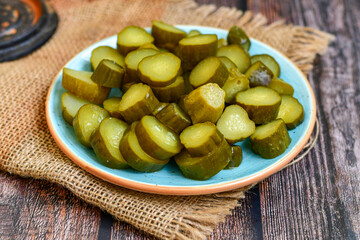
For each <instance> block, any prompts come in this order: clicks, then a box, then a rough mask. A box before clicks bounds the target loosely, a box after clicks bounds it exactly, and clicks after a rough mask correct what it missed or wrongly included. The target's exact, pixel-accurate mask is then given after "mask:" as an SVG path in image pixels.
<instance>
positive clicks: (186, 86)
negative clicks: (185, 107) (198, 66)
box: [183, 72, 194, 94]
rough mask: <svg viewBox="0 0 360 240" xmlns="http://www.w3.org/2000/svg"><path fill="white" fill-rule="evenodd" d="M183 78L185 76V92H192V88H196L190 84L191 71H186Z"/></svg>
mask: <svg viewBox="0 0 360 240" xmlns="http://www.w3.org/2000/svg"><path fill="white" fill-rule="evenodd" d="M183 78H184V85H185V94H188V93H189V92H191V91H192V90H194V87H193V86H191V84H190V80H189V78H190V72H185V73H184V74H183Z"/></svg>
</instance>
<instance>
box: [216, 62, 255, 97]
mask: <svg viewBox="0 0 360 240" xmlns="http://www.w3.org/2000/svg"><path fill="white" fill-rule="evenodd" d="M249 88H250V82H249V79H247V77H246V76H245V75H244V74H242V73H241V72H240V71H239V69H238V68H231V69H230V70H229V77H228V79H227V80H226V82H225V84H224V86H222V89H223V90H224V91H225V102H226V103H229V104H232V103H235V96H236V94H237V93H238V92H241V91H245V90H247V89H249Z"/></svg>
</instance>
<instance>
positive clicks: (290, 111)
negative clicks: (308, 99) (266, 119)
mask: <svg viewBox="0 0 360 240" xmlns="http://www.w3.org/2000/svg"><path fill="white" fill-rule="evenodd" d="M277 118H281V119H282V120H284V122H285V124H286V127H287V128H288V129H294V128H296V127H297V126H298V125H300V124H301V123H302V122H303V121H304V108H303V106H302V105H301V103H299V101H298V100H297V99H296V98H294V97H291V96H288V95H282V96H281V104H280V108H279V113H278V115H277Z"/></svg>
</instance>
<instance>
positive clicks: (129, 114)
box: [119, 83, 159, 123]
mask: <svg viewBox="0 0 360 240" xmlns="http://www.w3.org/2000/svg"><path fill="white" fill-rule="evenodd" d="M158 104H159V100H157V98H156V97H155V95H154V93H153V92H152V90H151V88H150V87H149V86H148V85H145V84H142V83H137V84H134V85H132V86H131V87H130V88H129V90H127V91H126V93H125V94H124V95H123V96H122V99H121V101H120V104H119V111H120V114H121V116H123V118H124V119H125V121H126V122H128V123H132V122H134V121H138V120H140V119H141V118H142V117H143V116H145V115H149V114H151V113H152V111H153V110H154V109H155V108H156V106H157V105H158Z"/></svg>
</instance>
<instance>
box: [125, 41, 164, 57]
mask: <svg viewBox="0 0 360 240" xmlns="http://www.w3.org/2000/svg"><path fill="white" fill-rule="evenodd" d="M142 48H150V49H154V50H156V51H159V52H160V50H159V48H158V47H156V46H155V45H154V44H153V43H145V44H144V45H141V46H140V47H139V48H138V49H142ZM126 56H127V55H126Z"/></svg>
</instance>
